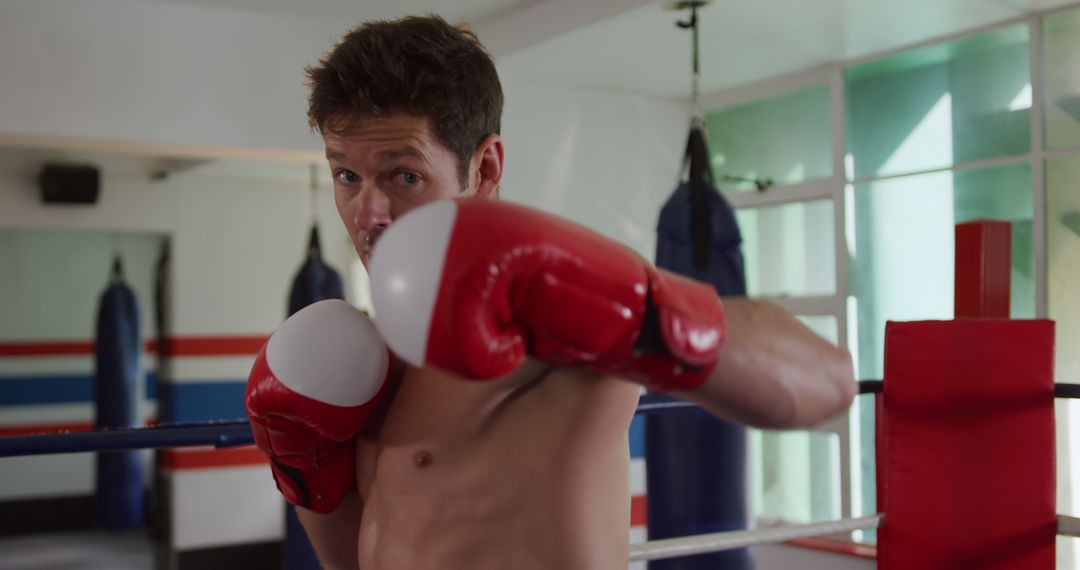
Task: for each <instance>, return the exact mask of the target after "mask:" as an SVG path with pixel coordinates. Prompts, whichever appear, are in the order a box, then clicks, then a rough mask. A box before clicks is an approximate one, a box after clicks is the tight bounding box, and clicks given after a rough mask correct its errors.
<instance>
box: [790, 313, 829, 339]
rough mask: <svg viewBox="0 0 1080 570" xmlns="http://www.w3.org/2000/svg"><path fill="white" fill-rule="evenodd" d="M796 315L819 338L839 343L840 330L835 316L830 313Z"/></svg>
mask: <svg viewBox="0 0 1080 570" xmlns="http://www.w3.org/2000/svg"><path fill="white" fill-rule="evenodd" d="M796 317H797V318H798V319H799V320H800V321H802V323H803V324H804V325H806V326H807V327H809V328H810V330H812V331H814V332H815V333H817V334H818V336H820V337H821V338H823V339H825V340H827V341H829V342H831V343H833V344H839V342H840V331H839V328H838V326H837V322H836V317H834V316H832V315H796Z"/></svg>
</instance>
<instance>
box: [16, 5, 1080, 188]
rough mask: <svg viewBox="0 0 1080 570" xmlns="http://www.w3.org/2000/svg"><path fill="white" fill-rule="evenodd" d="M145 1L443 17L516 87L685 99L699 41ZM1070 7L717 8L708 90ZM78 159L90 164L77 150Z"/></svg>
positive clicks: (588, 18) (544, 24) (703, 25)
mask: <svg viewBox="0 0 1080 570" xmlns="http://www.w3.org/2000/svg"><path fill="white" fill-rule="evenodd" d="M141 1H145V2H169V3H176V4H186V5H199V6H204V7H209V8H215V9H225V10H233V11H241V12H250V13H253V14H254V13H260V14H267V13H269V14H275V15H278V16H283V17H297V18H300V17H302V18H317V19H329V20H347V21H350V22H353V21H360V20H365V19H376V18H393V17H396V16H399V15H402V14H407V13H431V12H434V13H438V14H440V15H442V16H444V17H445V18H447V19H448V20H450V21H459V22H460V21H464V22H469V23H470V24H471V25H472V27H473V28H474V29H475V30H476V31H477V33H478V35H479V36H480V38H481V40H483V41H484V42H485V44H487V46H488V47H489V49H491V51H492V52H493V53H494V54H495V55H496V58H497V60H498V63H499V69H500V73H501V74H502V75H503V76H504V77H506V78H511V79H514V80H525V81H535V82H544V83H556V84H565V85H580V86H587V87H594V88H601V89H614V90H620V91H629V92H635V93H642V94H647V95H652V96H657V97H665V98H680V99H683V98H686V97H687V96H688V94H689V90H690V85H689V84H690V46H691V34H690V33H689V32H687V31H684V30H681V29H679V28H677V27H676V25H675V22H676V21H677V20H680V19H684V18H685V17H686V16H687V14H686V13H685V12H671V11H668V10H667V9H665V4H666V2H664V1H662V0H439V1H438V2H435V1H434V0H141ZM1066 5H1080V0H906V1H905V2H897V1H896V0H713V1H712V3H711V4H709V5H708V6H706V7H704V8H703V9H701V11H700V29H701V57H702V90H703V91H704V92H705V93H706V94H709V93H717V92H722V91H723V90H726V89H729V88H733V87H736V86H740V85H746V84H750V83H754V82H758V81H762V80H766V79H768V78H772V77H778V76H783V75H786V74H791V73H794V72H797V71H799V70H803V69H810V68H814V67H817V66H820V65H823V64H827V63H830V62H836V61H849V60H852V59H860V58H867V57H871V56H873V55H874V54H879V53H882V52H885V51H889V50H896V49H900V48H903V47H905V46H910V45H913V44H917V43H919V42H925V41H928V40H933V39H935V38H941V37H943V36H947V35H950V34H957V33H962V32H965V31H970V30H973V29H977V28H980V27H984V26H988V25H992V24H995V23H1000V22H1004V21H1008V20H1016V19H1018V18H1022V17H1023V16H1024V15H1026V14H1031V13H1033V12H1037V11H1042V10H1049V9H1053V8H1057V7H1061V6H1066ZM2 144H3V141H0V145H2ZM5 146H6V145H5ZM44 146H45V147H48V146H51V145H44ZM83 150H86V149H83ZM6 152H10V150H5V153H6ZM50 152H51V153H53V154H54V155H55V154H57V153H56V149H55V147H52V149H51V150H50V149H49V148H39V149H36V150H28V151H26V152H25V153H24V154H21V155H17V156H10V157H8V159H7V160H0V167H5V166H7V167H9V168H10V166H11V162H12V161H17V160H18V159H19V158H21V159H24V160H29V159H31V158H34V159H38V160H44V159H46V158H48V156H49V154H50ZM59 154H63V153H59ZM68 154H70V155H71V156H68V157H67V158H68V159H75V158H77V157H82V158H84V159H85V158H86V153H85V152H83V153H80V152H78V150H77V149H74V150H72V151H71V152H70V153H68ZM114 154H115V153H114ZM149 154H157V153H153V152H151V153H149ZM170 156H172V155H170ZM60 158H64V157H63V156H61V157H60ZM92 158H94V159H95V160H96V161H97V162H101V161H102V160H105V161H108V160H109V159H108V158H107V157H105V156H94V157H92ZM255 158H258V159H260V160H258V161H257V162H253V161H252V160H247V159H245V157H241V159H239V160H238V159H237V157H229V158H227V159H225V160H218V161H215V164H208V163H206V161H205V159H200V157H194V159H193V158H192V157H191V156H187V157H181V158H171V159H163V158H160V156H147V155H144V156H141V157H140V156H131V157H128V158H126V159H121V158H116V159H113V160H114V162H116V164H114V167H115V168H116V169H118V170H123V171H144V172H149V173H153V172H159V171H168V172H173V173H179V172H188V171H192V170H197V171H200V172H206V171H207V170H209V171H211V172H221V173H222V174H229V173H240V174H244V173H248V172H264V173H265V172H267V171H272V170H273V169H270V170H268V169H267V168H266V163H265V162H264V160H265V159H266V158H267V157H255ZM5 162H6V163H8V164H6V165H5V164H4V163H5ZM282 162H283V164H284V163H290V162H291V163H292V164H291V165H290V166H288V167H287V168H283V169H282V170H281V171H280V172H277V173H276V174H277V175H278V176H285V175H288V176H289V177H292V178H296V179H297V180H298V181H299V180H304V179H306V178H307V176H308V172H307V166H306V165H305V164H303V163H302V162H303V161H298V160H295V159H285V160H284V161H282Z"/></svg>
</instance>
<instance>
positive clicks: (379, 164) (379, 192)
mask: <svg viewBox="0 0 1080 570" xmlns="http://www.w3.org/2000/svg"><path fill="white" fill-rule="evenodd" d="M430 122H431V121H430V119H427V118H423V117H415V116H411V115H404V114H392V115H388V116H386V117H380V118H373V119H366V120H364V121H362V122H360V123H359V124H358V125H356V126H354V127H353V128H352V129H350V130H349V131H348V132H345V133H341V134H335V133H333V132H331V131H326V133H325V134H324V135H323V142H324V143H325V145H326V158H327V160H328V161H329V163H330V173H331V175H332V176H333V180H334V203H335V204H336V205H337V210H338V213H339V214H340V215H341V220H342V221H343V222H344V223H345V229H346V230H347V231H348V232H349V237H350V238H351V239H352V242H353V246H354V247H355V248H356V253H357V254H359V255H360V260H361V261H363V263H364V265H365V266H366V265H367V263H368V261H369V260H370V259H371V251H372V248H373V247H374V245H375V241H376V240H377V239H378V237H379V235H380V234H381V233H382V231H383V230H385V229H386V227H387V226H389V225H390V224H391V223H392V222H393V221H394V220H395V219H397V218H398V217H399V216H401V215H403V214H405V213H406V212H408V211H409V210H412V209H413V208H416V207H418V206H421V205H423V204H426V203H428V202H432V201H434V200H439V199H442V198H449V197H453V196H461V195H469V194H473V193H475V191H476V188H475V186H477V184H476V182H475V181H474V180H471V179H473V178H474V176H473V175H472V171H473V169H472V167H470V169H469V171H470V176H469V178H470V180H467V181H462V180H460V176H459V175H458V159H457V156H456V155H454V153H453V152H452V151H451V150H450V149H448V148H446V147H445V146H444V145H443V144H442V143H440V142H439V140H438V139H437V138H436V137H435V134H434V133H433V132H432V130H431V128H430ZM500 152H501V150H500Z"/></svg>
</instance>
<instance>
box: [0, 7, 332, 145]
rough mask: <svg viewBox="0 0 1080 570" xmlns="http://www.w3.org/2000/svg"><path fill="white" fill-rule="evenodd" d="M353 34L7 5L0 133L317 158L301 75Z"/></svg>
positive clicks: (208, 16)
mask: <svg viewBox="0 0 1080 570" xmlns="http://www.w3.org/2000/svg"><path fill="white" fill-rule="evenodd" d="M350 24H351V22H326V21H317V20H309V19H301V18H286V17H281V16H273V15H265V14H258V13H253V12H235V11H231V10H224V9H216V8H208V7H202V6H198V5H194V4H189V3H174V2H145V1H135V0H94V1H93V2H86V1H83V0H5V2H4V3H3V4H2V5H0V77H3V78H4V87H3V89H2V90H0V133H3V134H5V135H11V134H23V135H34V136H63V137H77V138H87V139H105V140H124V141H138V142H142V143H163V144H170V145H213V146H215V147H240V148H253V149H308V150H310V149H315V148H317V145H316V142H315V140H314V139H313V138H312V137H311V136H310V135H309V133H308V129H307V126H306V118H305V116H304V112H303V110H304V109H305V102H304V101H305V97H306V94H305V92H304V86H303V83H304V73H303V69H304V66H305V65H307V64H309V63H312V62H314V61H315V60H316V59H317V58H318V56H319V55H320V54H322V53H323V52H324V51H326V50H327V49H328V48H329V47H330V46H331V45H332V44H333V43H334V41H335V40H336V39H337V37H338V36H340V35H341V33H342V32H344V30H345V29H346V28H347V27H348V25H350ZM298 111H299V112H298Z"/></svg>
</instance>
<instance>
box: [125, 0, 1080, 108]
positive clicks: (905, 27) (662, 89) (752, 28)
mask: <svg viewBox="0 0 1080 570" xmlns="http://www.w3.org/2000/svg"><path fill="white" fill-rule="evenodd" d="M144 1H148V2H172V3H179V4H197V5H202V6H212V7H217V8H224V9H231V10H239V11H250V12H259V13H274V14H278V15H284V16H295V17H306V18H322V19H333V20H347V21H360V20H364V19H378V18H393V17H396V16H400V15H403V14H415V13H438V14H440V15H442V16H444V17H445V18H447V19H448V20H451V21H463V22H469V23H470V24H472V25H473V27H474V29H476V30H477V33H478V34H479V35H480V37H481V39H482V40H483V41H484V42H485V43H486V44H487V45H488V47H489V48H490V49H491V50H492V51H493V52H494V53H495V54H496V56H497V57H498V58H499V64H500V65H499V67H500V71H501V72H502V73H503V74H504V75H505V76H508V77H515V78H521V79H527V80H535V81H542V82H549V83H551V82H553V83H558V84H569V85H585V86H590V87H598V88H606V89H618V90H624V91H631V92H639V93H644V94H649V95H654V96H660V97H686V96H687V94H688V92H689V81H690V49H691V48H690V46H691V41H690V38H691V35H690V33H688V32H686V31H683V30H680V29H678V28H677V27H676V26H675V22H676V21H677V20H680V19H684V18H685V17H686V13H685V12H683V13H680V12H671V11H668V10H667V9H666V8H665V6H666V5H667V4H668V2H669V0H439V1H438V2H436V1H435V0H144ZM1077 4H1080V2H1078V0H906V1H904V2H898V1H896V0H712V1H711V3H710V4H709V5H708V6H706V7H705V8H703V9H702V10H701V11H700V29H701V60H702V89H703V91H704V92H706V93H708V92H716V91H721V90H724V89H728V88H731V87H735V86H739V85H744V84H747V83H752V82H757V81H761V80H764V79H768V78H770V77H777V76H781V75H786V74H790V73H793V72H796V71H799V70H802V69H808V68H813V67H817V66H820V65H822V64H826V63H829V62H834V61H847V60H851V59H857V58H865V57H868V56H872V55H873V54H876V53H881V52H885V51H889V50H895V49H898V48H902V47H904V46H909V45H913V44H917V43H919V42H925V41H927V40H932V39H934V38H940V37H942V36H947V35H950V34H957V33H961V32H964V31H968V30H972V29H976V28H979V27H983V26H987V25H992V24H994V23H998V22H1003V21H1007V20H1010V19H1016V18H1020V17H1023V16H1024V15H1026V14H1030V13H1032V12H1037V11H1041V10H1048V9H1053V8H1056V7H1060V6H1066V5H1077Z"/></svg>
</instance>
